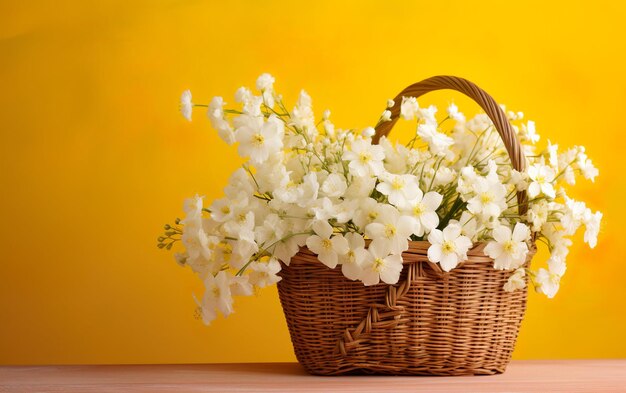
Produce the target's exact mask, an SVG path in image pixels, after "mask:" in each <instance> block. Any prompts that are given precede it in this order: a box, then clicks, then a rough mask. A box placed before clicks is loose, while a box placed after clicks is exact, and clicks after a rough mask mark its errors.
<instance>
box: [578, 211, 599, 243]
mask: <svg viewBox="0 0 626 393" xmlns="http://www.w3.org/2000/svg"><path fill="white" fill-rule="evenodd" d="M601 221H602V213H601V212H595V213H591V209H586V210H585V214H584V216H583V222H584V224H585V237H584V240H585V242H586V243H587V244H589V247H591V248H595V246H596V244H597V243H598V233H599V232H600V222H601Z"/></svg>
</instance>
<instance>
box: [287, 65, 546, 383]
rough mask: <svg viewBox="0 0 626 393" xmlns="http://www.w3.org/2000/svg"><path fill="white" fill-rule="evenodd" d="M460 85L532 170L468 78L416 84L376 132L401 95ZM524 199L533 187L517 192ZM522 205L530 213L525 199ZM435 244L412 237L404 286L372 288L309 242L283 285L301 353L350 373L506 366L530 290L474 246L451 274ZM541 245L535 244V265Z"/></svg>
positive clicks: (312, 368)
mask: <svg viewBox="0 0 626 393" xmlns="http://www.w3.org/2000/svg"><path fill="white" fill-rule="evenodd" d="M445 88H451V89H455V90H458V91H461V92H463V93H465V94H467V95H468V96H470V97H471V98H473V99H474V100H476V102H478V104H479V105H480V106H481V107H482V108H483V109H484V110H485V112H486V113H487V114H488V115H489V116H490V117H491V119H492V121H493V122H494V125H495V127H496V128H497V129H498V132H499V133H500V135H501V136H502V139H503V141H504V144H505V146H506V148H507V151H508V152H509V155H510V156H511V160H512V162H513V166H514V167H515V168H517V169H519V170H523V168H524V163H525V161H524V157H523V155H522V152H521V148H520V144H519V141H518V139H517V138H516V135H515V133H514V132H513V130H512V128H511V126H510V124H509V123H508V121H507V119H506V117H505V115H504V113H502V110H501V109H500V107H499V106H498V105H497V104H496V103H495V101H494V100H493V99H492V98H491V97H490V96H489V95H487V94H486V93H485V92H484V91H482V90H481V89H480V88H478V87H477V86H476V85H474V84H473V83H471V82H469V81H466V80H465V79H461V78H457V77H451V76H438V77H433V78H429V79H426V80H424V81H422V82H419V83H416V84H414V85H411V86H409V87H407V88H406V89H405V90H403V91H402V92H401V93H400V94H399V95H398V97H396V99H395V101H396V105H394V107H393V110H392V116H393V117H392V119H393V120H392V121H391V122H387V123H383V124H382V125H380V126H379V127H378V128H377V133H376V136H375V140H376V141H378V140H379V138H380V137H381V136H382V135H387V134H388V133H389V131H390V129H391V127H392V126H393V124H394V123H395V121H396V120H397V116H398V113H399V108H400V103H401V101H402V96H413V97H417V96H420V95H422V94H424V93H426V92H428V91H432V90H438V89H445ZM518 198H522V200H524V198H525V195H521V194H520V195H518ZM519 208H520V212H523V211H524V207H523V205H520V207H519ZM429 245H430V244H429V243H428V242H425V241H413V242H410V248H409V250H407V251H406V252H405V253H403V261H404V269H403V271H402V274H401V276H400V280H399V281H398V284H396V285H387V284H384V283H381V284H378V285H374V286H369V287H366V286H364V285H363V283H361V282H360V281H350V280H348V279H347V278H345V277H344V276H343V274H342V273H341V269H340V267H338V268H335V269H329V268H327V267H326V266H324V265H323V264H322V263H321V262H319V261H318V259H317V257H316V255H315V254H313V253H312V252H310V251H309V250H307V249H306V248H302V249H301V250H300V252H299V253H298V254H296V255H295V256H294V257H293V258H292V260H291V263H290V265H289V266H283V270H282V271H281V273H280V275H281V277H282V280H281V281H280V282H279V283H278V292H279V297H280V301H281V304H282V306H283V310H284V312H285V318H286V320H287V325H288V327H289V333H290V336H291V341H292V343H293V346H294V351H295V354H296V357H297V358H298V361H299V362H300V363H301V364H302V365H303V366H304V367H305V368H306V369H307V371H309V372H310V373H312V374H320V375H337V374H345V373H374V374H408V375H470V374H496V373H501V372H504V370H505V368H506V366H507V364H508V363H509V361H510V358H511V353H512V352H513V349H514V347H515V342H516V339H517V334H518V330H519V326H520V323H521V321H522V319H523V317H524V313H525V310H526V295H527V292H526V291H525V290H520V291H516V292H512V293H509V292H505V291H504V290H503V289H502V287H503V285H504V284H505V283H506V281H507V279H508V277H509V276H510V274H511V273H510V272H506V271H498V270H495V269H494V268H493V260H492V259H491V258H489V257H488V256H486V255H484V253H483V252H482V250H483V248H484V246H485V245H484V243H478V244H475V245H474V247H473V248H472V249H471V250H470V251H469V252H468V260H467V261H465V262H463V263H462V264H460V265H459V266H458V267H457V268H455V269H453V270H452V271H451V272H447V273H446V272H443V271H442V270H441V269H440V267H439V266H438V265H436V264H433V263H431V262H430V261H428V258H427V256H426V255H427V250H428V247H429ZM534 253H535V248H534V246H533V247H532V249H531V252H530V253H529V255H528V258H527V262H526V263H527V264H529V263H530V259H531V258H532V256H533V255H534Z"/></svg>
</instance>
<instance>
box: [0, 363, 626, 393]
mask: <svg viewBox="0 0 626 393" xmlns="http://www.w3.org/2000/svg"><path fill="white" fill-rule="evenodd" d="M383 391H390V392H478V391H479V392H568V393H574V392H626V360H560V361H547V360H546V361H513V362H511V364H510V365H509V368H508V369H507V371H506V373H504V374H501V375H494V376H475V377H389V376H384V377H383V376H341V377H316V376H311V375H309V374H307V373H306V372H305V371H304V369H303V368H302V367H301V366H299V365H298V364H296V363H262V364H205V365H125V366H122V365H119V366H118V365H115V366H113V365H111V366H109V365H107V366H8V367H0V392H25V393H28V392H82V393H88V392H131V393H132V392H155V393H157V392H359V393H363V392H383Z"/></svg>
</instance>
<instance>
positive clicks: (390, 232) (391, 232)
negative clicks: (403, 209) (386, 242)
mask: <svg viewBox="0 0 626 393" xmlns="http://www.w3.org/2000/svg"><path fill="white" fill-rule="evenodd" d="M396 232H397V230H396V227H395V226H393V225H391V224H387V225H385V237H386V238H387V239H389V238H392V237H394V236H395V235H396Z"/></svg>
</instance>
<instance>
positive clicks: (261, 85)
mask: <svg viewBox="0 0 626 393" xmlns="http://www.w3.org/2000/svg"><path fill="white" fill-rule="evenodd" d="M274 81H275V79H274V77H273V76H272V75H270V74H268V73H264V74H261V76H259V77H258V78H257V80H256V88H257V89H259V90H260V91H264V90H272V89H273V87H274Z"/></svg>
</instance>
